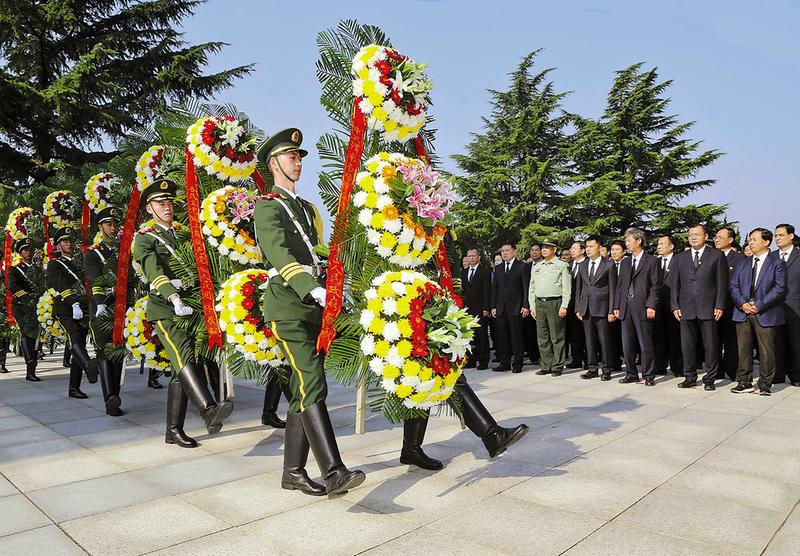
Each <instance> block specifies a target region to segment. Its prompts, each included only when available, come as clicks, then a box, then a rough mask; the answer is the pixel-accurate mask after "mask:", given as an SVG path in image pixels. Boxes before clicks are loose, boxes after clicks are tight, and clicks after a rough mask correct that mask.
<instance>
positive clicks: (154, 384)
mask: <svg viewBox="0 0 800 556" xmlns="http://www.w3.org/2000/svg"><path fill="white" fill-rule="evenodd" d="M147 387H148V388H153V389H154V390H161V389H162V388H164V387H163V386H162V385H161V383H160V382H159V381H158V371H157V370H155V369H150V372H149V373H148V374H147Z"/></svg>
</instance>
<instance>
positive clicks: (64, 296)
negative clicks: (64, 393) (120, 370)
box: [47, 228, 98, 399]
mask: <svg viewBox="0 0 800 556" xmlns="http://www.w3.org/2000/svg"><path fill="white" fill-rule="evenodd" d="M53 243H54V244H55V246H56V247H57V248H58V249H59V250H60V251H61V256H60V257H59V258H57V259H55V260H53V261H50V264H48V265H47V282H48V283H49V284H50V287H51V288H53V289H54V290H55V291H56V296H55V299H54V300H53V316H54V317H55V318H56V320H58V323H59V324H60V325H61V328H62V329H63V330H64V333H65V334H66V336H67V346H68V347H69V350H70V354H71V355H72V359H71V362H70V369H69V397H70V398H78V399H84V398H87V397H88V396H87V395H86V394H84V393H83V392H82V391H81V389H80V385H81V373H86V378H88V379H89V382H90V383H92V384H94V383H95V382H97V374H98V373H97V362H96V361H93V360H91V359H90V358H89V354H88V353H87V351H86V332H87V329H88V327H89V319H88V317H89V315H88V311H89V310H88V307H87V301H86V288H85V286H84V283H85V277H84V274H83V268H82V266H81V265H79V264H78V261H76V260H75V258H74V254H73V243H72V237H71V235H70V230H69V229H66V228H61V229H59V230H56V232H55V234H53Z"/></svg>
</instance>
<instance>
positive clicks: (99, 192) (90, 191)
mask: <svg viewBox="0 0 800 556" xmlns="http://www.w3.org/2000/svg"><path fill="white" fill-rule="evenodd" d="M118 183H119V178H117V177H115V176H114V174H112V173H110V172H103V173H100V174H95V175H94V176H92V177H91V178H89V181H87V182H86V187H85V189H84V190H83V195H84V197H85V198H86V202H87V203H88V204H89V209H90V210H91V211H92V212H100V211H101V210H103V209H104V208H106V207H107V206H108V201H107V198H108V193H109V191H110V190H111V189H112V188H113V187H116V185H117V184H118Z"/></svg>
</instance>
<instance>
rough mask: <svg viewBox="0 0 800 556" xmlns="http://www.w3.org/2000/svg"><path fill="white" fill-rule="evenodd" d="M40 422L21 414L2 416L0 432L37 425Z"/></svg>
mask: <svg viewBox="0 0 800 556" xmlns="http://www.w3.org/2000/svg"><path fill="white" fill-rule="evenodd" d="M38 424H39V423H37V422H36V421H34V420H33V419H30V418H28V417H25V416H24V415H20V414H17V415H14V416H12V417H2V418H0V434H2V433H5V432H6V431H10V430H14V429H21V428H24V427H35V426H37V425H38Z"/></svg>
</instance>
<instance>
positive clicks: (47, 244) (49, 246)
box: [44, 215, 56, 261]
mask: <svg viewBox="0 0 800 556" xmlns="http://www.w3.org/2000/svg"><path fill="white" fill-rule="evenodd" d="M55 250H56V249H55V247H54V246H53V242H52V241H50V217H49V216H47V215H45V217H44V252H45V253H46V254H47V258H48V259H50V260H51V261H52V260H53V253H54V252H55Z"/></svg>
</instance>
